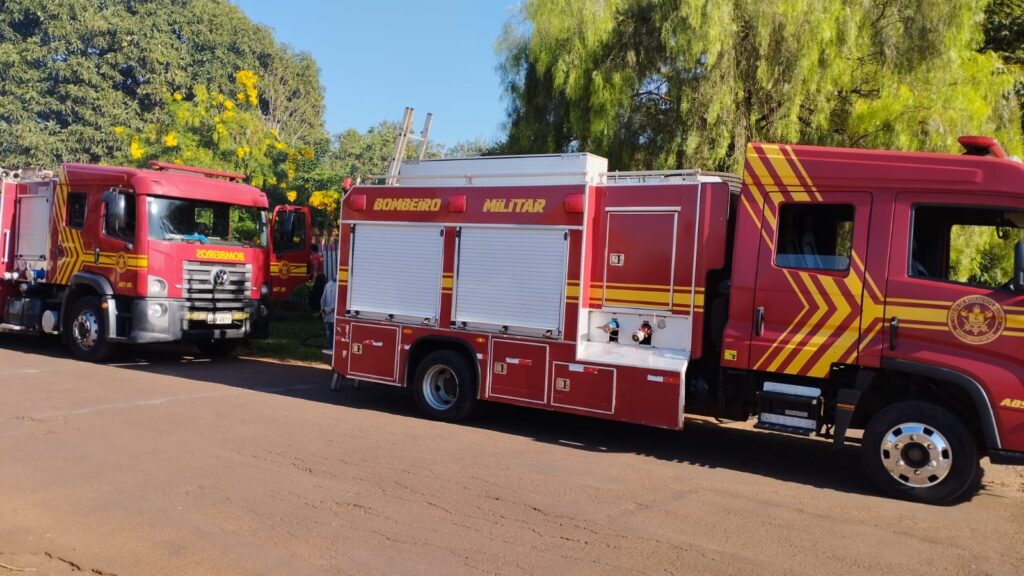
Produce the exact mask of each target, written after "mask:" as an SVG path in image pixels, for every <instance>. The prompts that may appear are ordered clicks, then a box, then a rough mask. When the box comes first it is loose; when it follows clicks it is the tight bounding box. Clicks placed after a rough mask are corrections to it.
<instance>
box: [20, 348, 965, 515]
mask: <svg viewBox="0 0 1024 576" xmlns="http://www.w3.org/2000/svg"><path fill="white" fill-rule="evenodd" d="M0 347H3V348H7V349H11V350H18V351H20V352H24V353H27V354H33V355H38V356H43V357H52V358H67V353H66V349H65V348H64V347H63V346H61V345H60V343H59V342H58V341H57V340H55V339H53V340H49V339H47V340H43V339H35V338H31V339H20V338H19V339H15V338H13V337H8V336H0ZM110 364H111V365H113V366H116V367H119V368H122V369H125V370H135V371H139V372H144V373H151V374H162V375H167V376H174V377H178V378H186V379H190V380H195V381H204V382H209V383H213V384H219V385H225V386H233V387H238V388H243V389H247V390H252V391H256V392H265V393H272V394H278V395H282V396H286V397H291V398H296V399H301V400H307V401H312V402H322V403H326V404H333V405H336V406H339V407H344V408H348V409H355V410H372V411H375V412H379V413H382V414H388V415H391V416H394V417H400V418H418V417H419V415H418V412H417V411H416V407H415V404H414V402H413V400H412V397H411V395H410V394H409V393H408V391H407V390H405V389H401V388H395V387H390V386H383V385H374V384H362V385H361V386H360V388H359V389H352V388H349V387H345V388H342V389H341V390H340V391H337V392H332V391H331V390H329V388H328V386H329V383H330V380H331V372H330V370H328V369H327V367H326V366H324V367H320V366H315V365H308V364H283V363H276V362H267V361H263V360H258V359H249V358H228V359H217V358H210V357H204V356H201V355H198V354H196V353H195V352H194V351H193V349H192V348H191V347H185V346H181V345H170V346H158V347H146V348H137V349H126V350H124V351H123V352H122V353H121V354H120V355H119V356H118V358H116V359H115V360H113V361H112V362H110ZM339 417H342V416H341V415H340V414H339ZM453 426H462V427H467V428H479V429H484V430H490V431H494V432H499V433H503V434H514V435H517V436H521V437H526V438H531V439H533V440H535V441H538V442H544V443H548V444H553V445H557V446H562V447H565V448H566V449H571V450H587V451H591V452H598V453H627V454H636V455H638V456H642V457H648V458H657V459H659V460H664V461H669V462H676V463H679V464H685V465H688V466H699V467H704V468H724V469H729V470H735V471H738V472H743V473H747V474H755V475H759V476H765V477H770V478H774V479H777V480H781V481H784V482H794V483H799V484H805V485H809V486H815V487H818V488H823V489H829V490H836V491H840V492H848V493H855V494H871V495H874V494H876V492H875V490H874V488H873V487H872V486H871V485H870V484H869V482H868V480H867V477H866V476H865V475H864V472H863V471H862V469H861V466H860V458H859V451H858V449H857V447H856V446H847V447H845V448H842V449H834V448H832V445H831V443H829V442H827V441H824V440H821V439H817V438H801V437H795V436H785V435H780V434H771V433H762V432H756V431H755V432H752V431H750V430H748V429H744V428H739V427H736V426H719V425H716V424H714V423H713V422H710V421H701V420H691V421H688V423H687V427H686V429H685V430H683V431H681V432H680V431H671V430H660V429H655V428H648V427H644V426H639V425H631V424H623V423H617V422H609V421H605V420H599V419H595V418H586V417H582V416H574V415H570V414H558V413H554V412H547V411H544V410H537V409H530V408H520V407H515V406H507V405H498V404H492V405H488V406H487V409H486V410H484V413H483V414H481V415H480V416H478V417H476V418H474V419H473V420H470V421H468V422H466V423H462V424H456V425H453ZM683 471H684V469H682V468H681V469H680V472H681V473H682V472H683ZM979 484H980V478H979Z"/></svg>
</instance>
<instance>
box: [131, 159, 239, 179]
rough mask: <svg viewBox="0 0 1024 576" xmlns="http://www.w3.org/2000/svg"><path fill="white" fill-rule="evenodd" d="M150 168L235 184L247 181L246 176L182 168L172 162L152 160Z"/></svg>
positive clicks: (189, 167)
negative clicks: (221, 179)
mask: <svg viewBox="0 0 1024 576" xmlns="http://www.w3.org/2000/svg"><path fill="white" fill-rule="evenodd" d="M148 166H149V167H150V168H151V169H153V170H163V171H167V172H181V173H184V174H199V175H200V176H206V177H208V178H224V179H226V180H232V181H235V182H241V181H243V180H245V174H238V173H236V172H222V171H220V170H207V169H206V168H195V167H193V166H182V165H181V164H171V163H170V162H157V161H156V160H150V162H149V164H148Z"/></svg>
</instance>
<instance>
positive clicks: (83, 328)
mask: <svg viewBox="0 0 1024 576" xmlns="http://www.w3.org/2000/svg"><path fill="white" fill-rule="evenodd" d="M65 329H66V330H67V339H68V346H69V347H70V348H71V354H72V355H73V356H74V357H75V358H77V359H79V360H84V361H86V362H103V361H104V360H107V359H109V358H110V357H111V356H113V354H114V345H113V344H111V343H110V342H109V341H108V340H107V316H106V314H105V311H104V310H103V309H102V308H101V307H100V301H99V299H98V298H96V297H93V296H87V297H85V298H81V299H79V300H76V301H75V303H74V304H72V305H71V314H70V315H69V316H68V320H67V324H66V328H65Z"/></svg>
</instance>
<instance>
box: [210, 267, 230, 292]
mask: <svg viewBox="0 0 1024 576" xmlns="http://www.w3.org/2000/svg"><path fill="white" fill-rule="evenodd" d="M230 281H231V274H229V273H228V271H227V270H225V269H223V268H217V269H216V270H214V271H213V272H210V283H211V284H213V287H214V288H223V287H225V286H227V285H228V282H230Z"/></svg>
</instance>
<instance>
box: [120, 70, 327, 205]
mask: <svg viewBox="0 0 1024 576" xmlns="http://www.w3.org/2000/svg"><path fill="white" fill-rule="evenodd" d="M234 79H235V86H234V87H233V89H232V90H231V91H230V93H229V94H223V93H221V92H216V91H214V92H211V91H210V90H209V89H208V88H207V87H206V86H204V85H199V86H196V87H194V88H193V89H192V91H191V95H189V96H188V97H186V95H185V94H183V93H182V92H174V93H172V94H167V95H166V98H165V101H164V105H163V107H162V108H161V110H160V112H159V113H156V114H153V115H151V119H152V120H153V121H152V122H151V123H150V124H148V125H146V126H145V127H144V128H142V129H141V130H130V129H126V128H125V127H123V126H115V127H114V128H112V129H111V132H112V133H113V134H114V135H115V136H117V137H118V138H120V140H121V144H122V146H121V150H120V152H119V153H118V154H117V155H115V156H114V157H113V160H114V161H115V162H117V163H118V164H124V165H129V166H131V165H137V166H144V165H146V164H147V163H148V162H149V161H151V160H161V161H165V162H171V163H174V164H186V165H192V166H199V167H203V168H212V169H217V170H227V171H232V172H238V173H241V174H244V175H245V176H246V181H247V182H248V183H249V184H251V185H253V186H255V187H257V188H260V189H261V190H263V191H264V192H266V193H267V195H268V196H269V199H270V201H271V204H281V203H286V202H287V203H295V202H299V203H304V202H306V201H307V199H308V198H309V197H310V196H311V195H312V193H313V192H314V190H313V189H311V187H310V183H311V181H310V180H309V179H308V178H307V179H302V178H299V174H300V172H306V171H312V169H313V167H314V166H315V165H316V160H317V159H316V154H315V152H314V151H313V149H312V148H309V147H302V148H294V147H292V146H289V145H288V144H287V143H285V142H284V141H283V140H282V138H281V135H280V134H279V132H278V131H277V130H276V129H274V128H271V127H270V126H269V125H268V124H267V122H266V119H265V117H264V116H263V114H262V113H261V112H260V110H259V102H260V97H259V90H258V89H257V82H258V78H257V76H256V74H255V73H254V72H253V71H252V70H240V71H239V72H237V73H236V74H234Z"/></svg>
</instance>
